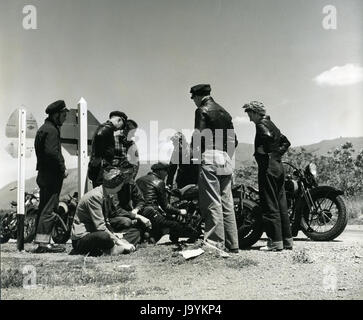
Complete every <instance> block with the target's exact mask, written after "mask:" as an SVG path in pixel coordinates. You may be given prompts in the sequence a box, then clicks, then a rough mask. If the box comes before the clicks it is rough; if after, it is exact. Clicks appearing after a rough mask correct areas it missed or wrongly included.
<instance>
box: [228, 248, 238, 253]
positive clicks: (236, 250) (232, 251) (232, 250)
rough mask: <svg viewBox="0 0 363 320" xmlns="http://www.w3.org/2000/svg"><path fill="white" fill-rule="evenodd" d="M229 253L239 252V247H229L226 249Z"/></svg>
mask: <svg viewBox="0 0 363 320" xmlns="http://www.w3.org/2000/svg"><path fill="white" fill-rule="evenodd" d="M228 252H229V253H235V254H236V253H239V249H229V250H228Z"/></svg>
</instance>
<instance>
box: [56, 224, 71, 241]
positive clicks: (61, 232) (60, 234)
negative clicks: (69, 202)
mask: <svg viewBox="0 0 363 320" xmlns="http://www.w3.org/2000/svg"><path fill="white" fill-rule="evenodd" d="M70 237H71V230H70V228H69V229H68V230H65V229H64V226H63V224H62V223H61V221H60V220H59V219H57V221H56V223H55V224H54V228H53V230H52V239H53V241H54V243H57V244H64V243H67V241H68V240H69V238H70Z"/></svg>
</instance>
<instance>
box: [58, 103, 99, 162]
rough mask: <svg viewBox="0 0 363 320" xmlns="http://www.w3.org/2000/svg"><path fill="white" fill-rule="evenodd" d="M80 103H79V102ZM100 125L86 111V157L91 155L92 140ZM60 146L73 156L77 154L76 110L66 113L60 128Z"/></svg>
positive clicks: (77, 126)
mask: <svg viewBox="0 0 363 320" xmlns="http://www.w3.org/2000/svg"><path fill="white" fill-rule="evenodd" d="M80 102H81V101H80ZM99 125H100V123H99V122H98V120H97V119H96V117H95V116H94V115H93V114H92V113H91V112H90V111H89V110H88V111H87V144H88V155H90V154H91V145H92V138H93V135H94V134H95V132H96V129H97V128H98V126H99ZM61 141H62V146H63V147H64V148H65V149H66V150H67V151H68V152H69V153H70V154H71V155H73V156H75V155H77V154H78V141H79V118H78V110H77V109H70V110H69V112H68V113H67V119H66V121H65V122H64V123H63V125H62V127H61Z"/></svg>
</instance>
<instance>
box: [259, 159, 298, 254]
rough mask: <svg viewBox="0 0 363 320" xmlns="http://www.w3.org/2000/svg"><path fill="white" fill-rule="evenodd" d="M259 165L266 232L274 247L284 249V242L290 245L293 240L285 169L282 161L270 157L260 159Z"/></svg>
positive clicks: (260, 190)
mask: <svg viewBox="0 0 363 320" xmlns="http://www.w3.org/2000/svg"><path fill="white" fill-rule="evenodd" d="M256 159H257V158H256ZM257 163H258V187H259V196H260V202H261V209H262V217H263V222H264V228H265V232H266V235H267V237H269V238H270V240H271V241H272V245H273V246H275V247H277V248H278V249H282V247H283V242H286V243H290V241H291V238H292V235H291V228H290V220H289V215H288V212H287V202H286V193H285V187H284V186H285V171H284V167H283V165H282V163H281V160H276V159H272V158H269V156H266V157H262V158H260V159H258V161H257Z"/></svg>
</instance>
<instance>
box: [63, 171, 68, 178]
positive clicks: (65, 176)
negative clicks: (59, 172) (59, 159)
mask: <svg viewBox="0 0 363 320" xmlns="http://www.w3.org/2000/svg"><path fill="white" fill-rule="evenodd" d="M67 177H68V170H65V171H64V173H63V178H64V179H65V178H67Z"/></svg>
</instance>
